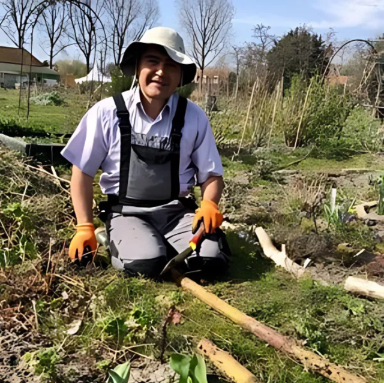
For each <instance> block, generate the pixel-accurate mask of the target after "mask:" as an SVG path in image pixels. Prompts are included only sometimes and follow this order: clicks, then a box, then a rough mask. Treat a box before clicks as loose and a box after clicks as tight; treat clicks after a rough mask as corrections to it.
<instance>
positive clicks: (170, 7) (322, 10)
mask: <svg viewBox="0 0 384 383" xmlns="http://www.w3.org/2000/svg"><path fill="white" fill-rule="evenodd" d="M233 5H234V8H235V17H234V20H233V27H232V41H231V42H232V43H233V44H235V45H241V44H243V43H244V42H246V41H247V42H250V41H252V28H253V26H254V25H256V24H264V25H267V26H270V27H271V30H270V32H271V33H272V34H274V35H277V36H281V35H283V34H284V33H285V32H287V31H289V30H290V29H291V28H295V27H296V26H300V25H304V24H306V25H308V26H311V27H312V28H313V29H314V31H316V32H318V33H321V34H323V35H325V34H326V33H327V32H328V31H329V30H330V28H332V29H333V30H334V31H335V32H336V38H337V39H338V40H347V39H354V38H364V39H368V38H375V37H377V36H379V35H381V34H383V33H384V22H383V20H384V0H311V1H305V0H290V1H285V0H264V1H257V0H233ZM159 7H160V14H161V16H160V20H159V22H158V25H161V26H166V27H170V28H174V29H176V30H178V31H180V34H181V35H182V36H183V35H184V32H183V30H182V28H181V26H180V24H179V22H178V17H177V11H176V7H175V0H159ZM184 38H186V36H184ZM36 40H37V44H36V46H35V47H34V54H35V55H36V57H37V58H39V59H40V60H41V61H43V60H44V59H46V58H47V57H46V55H45V53H44V51H43V50H42V49H41V39H40V41H39V39H36ZM0 45H7V46H12V44H11V43H10V42H9V41H7V38H6V36H5V35H4V34H3V33H2V32H0ZM68 53H69V54H70V56H72V58H80V59H81V55H80V54H79V53H78V52H75V51H74V50H71V51H69V52H68ZM60 58H67V57H65V55H64V54H62V55H61V57H60Z"/></svg>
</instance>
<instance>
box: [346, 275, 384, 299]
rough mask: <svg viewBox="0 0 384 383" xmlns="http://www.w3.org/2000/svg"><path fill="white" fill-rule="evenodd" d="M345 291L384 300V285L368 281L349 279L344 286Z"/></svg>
mask: <svg viewBox="0 0 384 383" xmlns="http://www.w3.org/2000/svg"><path fill="white" fill-rule="evenodd" d="M344 288H345V290H347V291H350V292H352V293H357V294H360V295H365V296H366V297H370V298H377V299H384V285H381V284H379V283H377V282H373V281H368V280H366V279H361V278H356V277H348V278H347V280H346V281H345V285H344Z"/></svg>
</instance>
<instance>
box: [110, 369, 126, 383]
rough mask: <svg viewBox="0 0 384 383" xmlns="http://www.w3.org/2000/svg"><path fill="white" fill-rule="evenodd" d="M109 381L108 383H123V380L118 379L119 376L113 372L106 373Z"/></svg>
mask: <svg viewBox="0 0 384 383" xmlns="http://www.w3.org/2000/svg"><path fill="white" fill-rule="evenodd" d="M108 375H109V380H108V383H123V382H124V381H123V379H122V378H120V376H119V374H118V373H117V372H115V371H113V370H111V371H108Z"/></svg>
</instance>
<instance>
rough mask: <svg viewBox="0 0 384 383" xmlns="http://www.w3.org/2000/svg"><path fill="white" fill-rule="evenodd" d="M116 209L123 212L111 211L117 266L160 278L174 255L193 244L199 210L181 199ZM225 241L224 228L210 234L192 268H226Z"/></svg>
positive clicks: (112, 247) (109, 229)
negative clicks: (162, 203) (153, 204)
mask: <svg viewBox="0 0 384 383" xmlns="http://www.w3.org/2000/svg"><path fill="white" fill-rule="evenodd" d="M114 210H119V211H120V212H119V213H117V212H113V213H111V214H109V216H108V219H107V222H106V223H107V233H108V236H109V242H110V250H111V262H112V265H113V266H114V267H116V268H117V269H121V270H126V271H128V272H129V273H130V274H132V275H134V274H142V275H146V276H149V277H156V276H158V275H159V274H160V272H161V271H162V269H163V267H164V266H165V265H166V263H167V262H168V261H169V260H170V259H171V258H172V257H173V256H175V255H176V254H177V253H180V252H182V251H183V250H185V249H186V248H187V247H188V245H189V241H190V239H191V237H192V229H191V226H192V221H193V218H194V216H195V213H194V211H193V210H192V209H188V208H186V207H185V206H184V205H183V204H182V203H181V202H180V201H179V200H174V201H171V202H170V203H168V204H166V205H161V206H157V207H151V208H143V207H134V206H123V207H122V208H121V207H112V211H114ZM223 242H225V237H224V234H223V233H222V232H221V231H220V230H218V232H217V233H216V234H212V235H206V236H205V237H204V239H203V241H202V243H201V245H200V246H199V248H198V249H197V253H196V252H195V253H193V254H192V255H191V256H190V257H189V258H188V261H187V262H186V266H188V267H189V269H190V270H196V269H197V270H198V269H209V270H210V271H212V272H213V271H216V272H220V271H223V270H225V268H226V266H227V262H228V255H229V254H228V251H225V248H226V245H225V246H223ZM205 271H207V270H205ZM216 274H217V273H216Z"/></svg>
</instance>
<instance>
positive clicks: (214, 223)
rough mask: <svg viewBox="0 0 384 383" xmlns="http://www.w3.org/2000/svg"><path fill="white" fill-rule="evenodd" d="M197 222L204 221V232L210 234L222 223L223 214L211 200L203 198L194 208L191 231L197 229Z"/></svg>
mask: <svg viewBox="0 0 384 383" xmlns="http://www.w3.org/2000/svg"><path fill="white" fill-rule="evenodd" d="M199 222H204V227H205V232H206V233H211V234H213V233H214V232H215V230H216V229H217V228H218V227H220V225H221V224H222V223H223V215H222V214H221V213H220V211H219V207H218V206H217V205H216V204H215V203H214V202H213V201H210V200H203V201H202V202H201V207H200V208H199V209H197V210H196V215H195V218H194V220H193V223H192V231H193V232H195V231H196V230H197V228H198V224H199Z"/></svg>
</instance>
